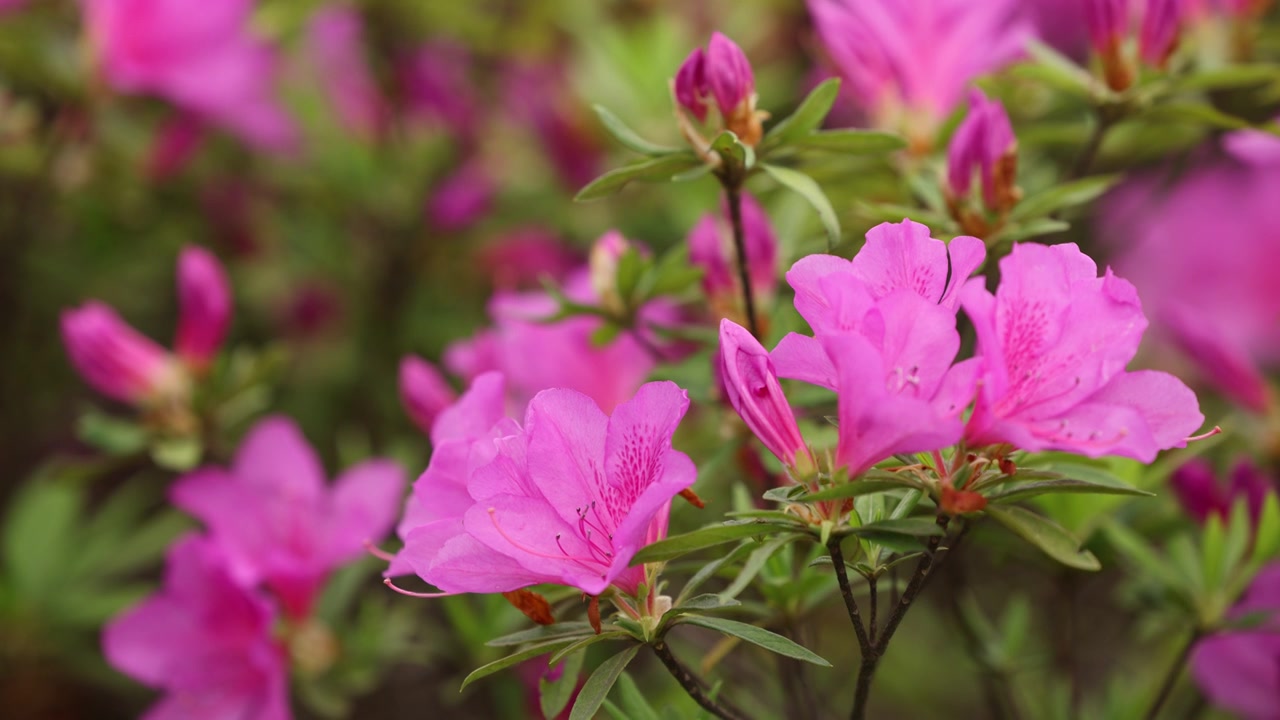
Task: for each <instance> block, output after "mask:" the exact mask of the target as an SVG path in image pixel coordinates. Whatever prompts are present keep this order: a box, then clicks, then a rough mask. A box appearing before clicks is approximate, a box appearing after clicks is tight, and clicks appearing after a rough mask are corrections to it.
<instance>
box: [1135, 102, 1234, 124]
mask: <svg viewBox="0 0 1280 720" xmlns="http://www.w3.org/2000/svg"><path fill="white" fill-rule="evenodd" d="M1143 117H1144V118H1146V119H1148V120H1166V121H1167V120H1174V121H1182V122H1188V123H1192V124H1195V125H1207V126H1209V127H1211V128H1218V129H1220V130H1242V129H1244V128H1247V127H1249V121H1248V120H1244V119H1242V118H1238V117H1235V116H1234V115H1228V114H1226V113H1224V112H1222V111H1221V110H1218V109H1217V108H1215V107H1213V106H1212V105H1208V104H1205V103H1202V102H1174V103H1165V104H1163V105H1155V106H1152V107H1151V109H1150V110H1148V111H1147V112H1146V113H1145V114H1144V115H1143Z"/></svg>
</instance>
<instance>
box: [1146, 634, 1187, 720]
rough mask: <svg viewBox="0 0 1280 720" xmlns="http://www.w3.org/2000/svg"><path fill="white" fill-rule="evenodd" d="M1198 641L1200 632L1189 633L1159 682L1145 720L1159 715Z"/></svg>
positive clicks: (1153, 719) (1152, 719) (1150, 719)
mask: <svg viewBox="0 0 1280 720" xmlns="http://www.w3.org/2000/svg"><path fill="white" fill-rule="evenodd" d="M1199 639H1200V630H1199V629H1198V628H1197V629H1196V630H1193V631H1192V632H1191V637H1189V638H1187V642H1186V643H1185V644H1184V645H1183V646H1182V649H1181V650H1179V651H1178V656H1177V657H1176V658H1174V661H1173V664H1172V665H1170V666H1169V670H1168V671H1166V672H1165V674H1164V680H1162V681H1161V682H1160V690H1159V692H1157V693H1156V699H1155V700H1154V701H1153V702H1152V703H1151V707H1150V708H1149V709H1148V710H1147V714H1146V715H1144V716H1143V717H1144V718H1146V720H1155V718H1156V717H1157V716H1158V715H1159V714H1160V708H1162V707H1164V703H1165V701H1166V700H1168V699H1169V695H1170V694H1171V693H1172V692H1173V686H1174V685H1176V684H1177V683H1178V677H1179V676H1180V675H1182V668H1183V667H1185V666H1186V664H1187V658H1188V657H1190V655H1191V649H1192V648H1194V647H1195V645H1196V641H1197V640H1199Z"/></svg>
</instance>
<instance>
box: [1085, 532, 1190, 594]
mask: <svg viewBox="0 0 1280 720" xmlns="http://www.w3.org/2000/svg"><path fill="white" fill-rule="evenodd" d="M1104 532H1105V534H1106V537H1107V540H1108V541H1110V543H1111V545H1112V546H1113V547H1115V549H1116V550H1117V551H1118V552H1119V553H1120V554H1121V555H1122V556H1124V558H1125V559H1126V560H1128V561H1129V562H1130V563H1131V564H1132V565H1135V566H1136V567H1137V568H1138V569H1140V570H1143V571H1144V572H1146V573H1147V574H1149V575H1151V576H1152V577H1154V578H1156V579H1157V580H1158V581H1159V582H1160V583H1161V584H1162V585H1164V586H1165V587H1170V588H1179V587H1182V585H1183V583H1182V582H1181V580H1180V579H1179V577H1178V575H1177V573H1175V572H1173V570H1172V569H1171V568H1170V567H1169V565H1168V563H1166V562H1165V560H1164V558H1162V557H1161V556H1160V554H1159V553H1158V552H1156V550H1155V548H1153V547H1151V545H1150V544H1149V543H1147V541H1146V540H1145V539H1143V537H1142V536H1141V535H1139V534H1138V533H1136V532H1134V531H1133V530H1131V529H1130V528H1129V527H1127V526H1126V525H1124V524H1123V523H1120V522H1115V521H1111V522H1108V523H1107V525H1106V529H1105V531H1104Z"/></svg>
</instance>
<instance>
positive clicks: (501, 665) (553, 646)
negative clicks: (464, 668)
mask: <svg viewBox="0 0 1280 720" xmlns="http://www.w3.org/2000/svg"><path fill="white" fill-rule="evenodd" d="M570 642H571V640H569V639H566V638H560V639H558V640H548V641H547V642H543V643H538V644H537V645H531V646H529V647H527V648H525V649H523V650H520V651H519V652H516V653H514V654H511V655H508V656H506V657H504V658H500V659H498V660H494V661H493V662H491V663H489V664H487V665H481V666H480V667H478V668H476V669H475V670H472V671H471V674H470V675H468V676H467V677H466V679H464V680H463V681H462V687H460V688H458V691H459V692H461V691H463V690H465V689H466V688H467V686H468V685H470V684H471V683H473V682H475V681H476V680H479V679H481V678H485V677H488V676H490V675H492V674H494V673H496V672H498V671H499V670H505V669H507V668H509V667H511V666H512V665H515V664H516V663H521V662H524V661H525V660H528V659H529V658H533V657H538V656H539V655H546V654H547V653H549V652H552V651H554V650H557V649H559V648H561V647H563V646H565V645H568V644H569V643H570Z"/></svg>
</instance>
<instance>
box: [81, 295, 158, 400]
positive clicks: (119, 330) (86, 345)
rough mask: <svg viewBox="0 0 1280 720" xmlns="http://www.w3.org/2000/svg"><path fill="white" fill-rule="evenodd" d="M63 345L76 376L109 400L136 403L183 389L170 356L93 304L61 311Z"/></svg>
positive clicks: (109, 310)
mask: <svg viewBox="0 0 1280 720" xmlns="http://www.w3.org/2000/svg"><path fill="white" fill-rule="evenodd" d="M62 342H63V344H64V345H66V348H67V354H68V355H69V356H70V357H71V364H72V365H73V366H74V367H75V369H76V371H77V372H79V373H80V376H81V377H82V378H84V379H85V381H86V382H88V383H89V384H90V385H92V386H93V388H94V389H95V390H97V391H98V392H100V393H102V394H103V395H106V396H107V397H109V398H113V399H115V400H120V401H122V402H127V403H133V404H140V403H143V402H145V401H147V400H148V399H149V398H152V397H155V396H157V395H160V394H162V393H164V392H165V391H166V390H169V389H171V388H174V387H175V386H180V385H181V384H182V377H183V375H182V372H181V370H180V369H178V366H177V362H176V359H175V358H174V357H173V355H171V354H170V353H169V352H168V351H167V350H165V349H164V348H163V347H160V345H159V344H157V343H156V342H155V341H153V340H151V339H150V338H148V337H146V336H144V335H142V334H141V333H139V332H138V331H137V330H134V329H133V328H132V327H129V325H128V324H127V323H126V322H125V321H124V320H122V319H120V316H119V315H117V314H116V311H115V310H113V309H112V308H111V307H110V306H108V305H106V304H103V303H100V302H98V301H96V300H91V301H89V302H87V303H85V304H84V305H83V306H82V307H79V308H76V309H75V310H64V311H63V312H62Z"/></svg>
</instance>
